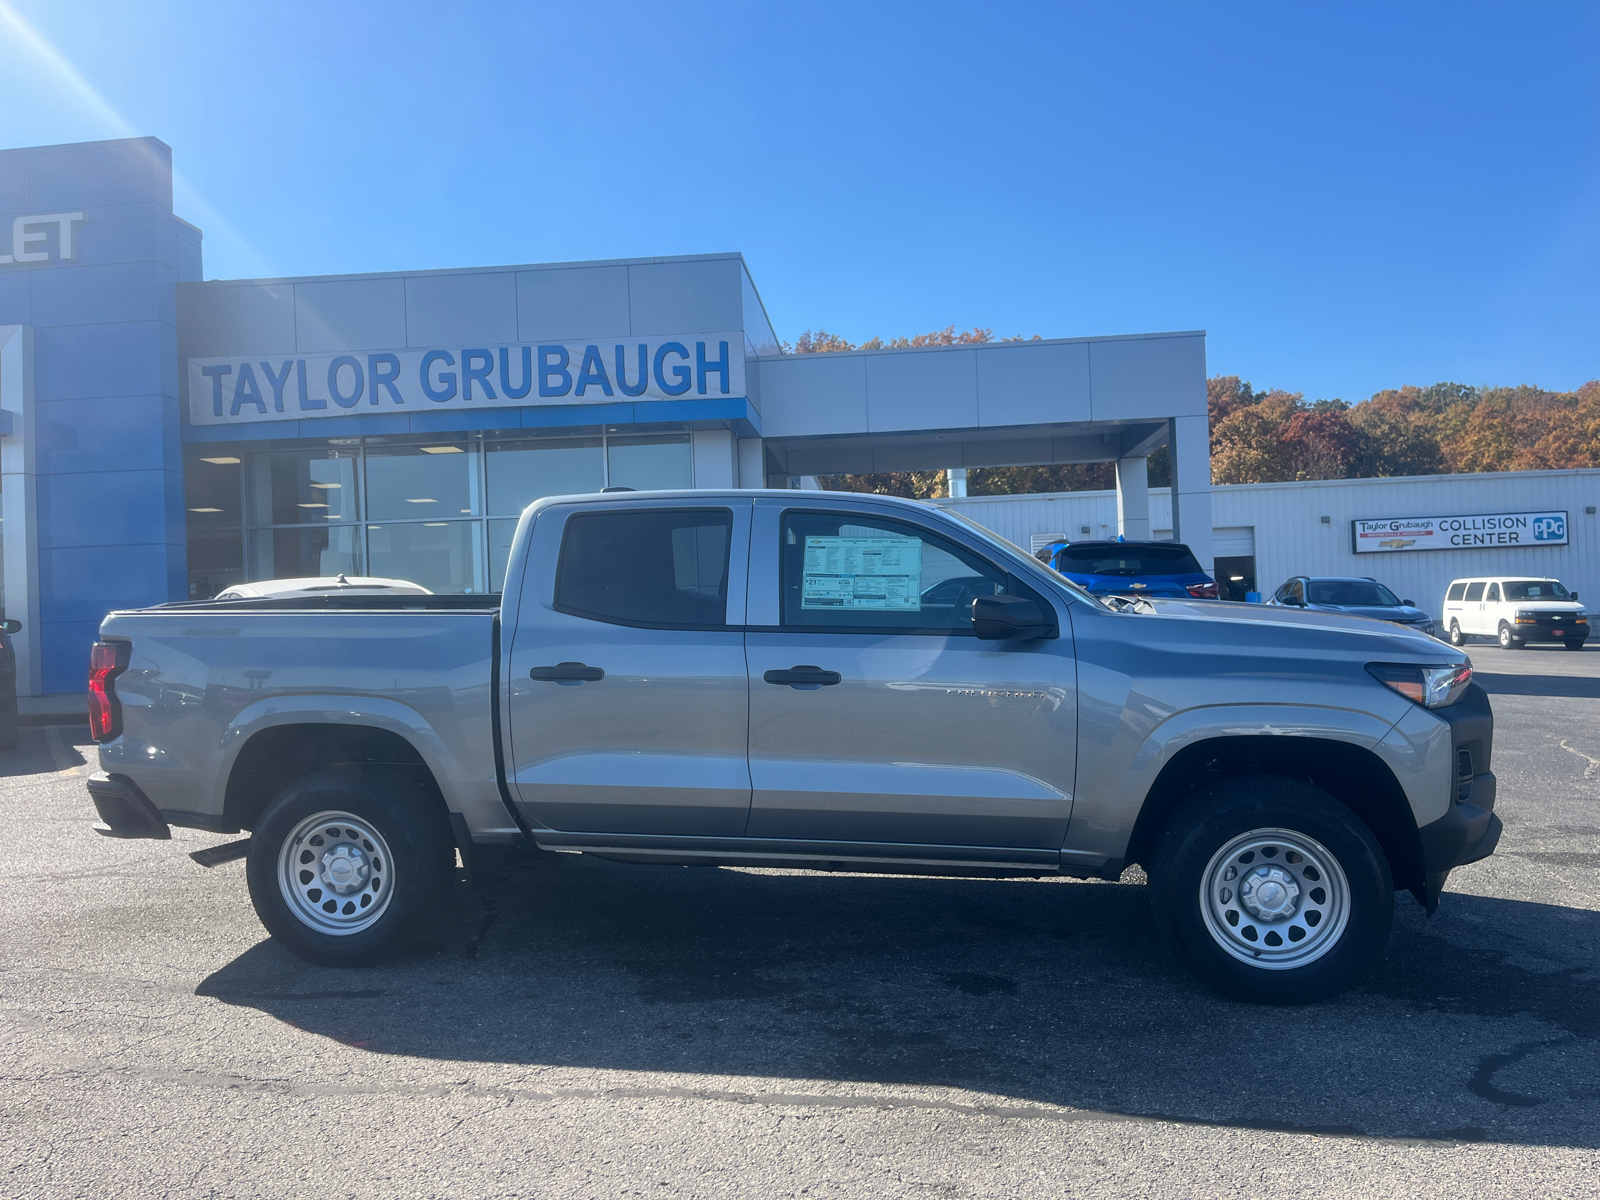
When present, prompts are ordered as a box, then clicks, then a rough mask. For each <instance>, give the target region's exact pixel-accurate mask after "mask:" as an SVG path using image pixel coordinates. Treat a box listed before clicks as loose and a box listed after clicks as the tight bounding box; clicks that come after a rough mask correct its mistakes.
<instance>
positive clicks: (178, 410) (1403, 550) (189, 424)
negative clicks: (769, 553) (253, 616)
mask: <svg viewBox="0 0 1600 1200" xmlns="http://www.w3.org/2000/svg"><path fill="white" fill-rule="evenodd" d="M202 248H203V243H202V234H201V231H200V230H199V229H196V228H195V227H194V226H192V225H190V224H189V223H187V222H186V221H184V220H182V219H181V218H179V217H178V216H176V215H175V214H174V212H173V208H172V166H171V151H170V150H169V149H168V147H167V146H166V145H164V144H163V143H161V142H160V141H157V140H156V139H153V138H135V139H125V140H119V141H109V142H92V143H82V144H75V145H66V146H49V147H37V148H31V149H20V150H8V151H0V517H3V537H4V549H3V565H4V604H5V611H6V614H7V615H8V616H10V617H14V618H17V619H20V620H21V621H22V623H23V632H22V633H21V634H19V635H17V636H16V638H15V639H14V641H15V644H16V651H17V665H18V686H19V691H20V692H22V693H23V694H24V695H43V694H49V693H68V692H80V691H82V689H83V678H84V671H85V662H86V658H87V648H88V645H89V644H90V642H92V641H93V640H94V635H95V630H96V628H97V626H98V624H99V621H100V618H101V617H102V616H103V615H104V614H105V612H107V611H108V610H110V609H112V608H118V607H128V606H138V605H146V604H152V603H158V602H162V601H168V600H181V599H190V598H195V599H199V598H205V597H208V596H210V595H213V594H215V593H216V592H217V591H218V590H220V589H221V588H223V587H226V586H228V585H229V584H232V583H237V582H241V581H250V580H260V579H273V578H292V577H299V576H309V575H334V574H338V573H340V572H344V573H347V574H352V575H355V574H362V575H382V576H392V577H399V578H406V579H412V580H415V581H417V582H419V583H422V584H424V585H425V586H427V587H429V588H431V589H433V590H434V591H438V592H458V593H467V592H471V593H480V592H492V591H496V590H498V588H499V586H500V582H501V574H502V572H503V570H504V567H505V562H506V556H507V553H508V548H509V543H510V538H511V534H512V531H513V529H514V528H515V521H516V517H517V515H518V513H519V512H520V511H521V510H522V508H523V507H525V506H526V505H527V504H529V503H530V502H532V501H533V500H535V499H538V498H539V497H540V496H545V495H555V494H564V493H569V492H580V491H592V490H596V489H599V488H602V487H632V488H640V489H643V488H679V487H722V488H725V487H738V488H755V487H785V488H788V487H805V486H814V479H815V477H816V476H818V475H822V474H832V473H839V472H873V471H889V470H929V469H946V470H950V471H951V472H952V478H953V479H954V480H955V481H957V487H956V489H955V490H956V491H957V492H959V491H960V487H959V480H960V478H961V477H962V475H963V473H964V470H965V469H966V468H969V467H981V466H1006V465H1023V464H1055V463H1096V462H1110V463H1114V464H1116V473H1115V477H1116V482H1117V488H1116V490H1115V491H1114V492H1111V493H1106V494H1103V495H1102V494H1095V493H1084V494H1078V495H1075V496H1060V497H1033V496H1029V497H1016V498H1004V499H996V498H980V497H973V498H970V499H966V500H962V499H959V498H957V499H953V500H951V501H949V503H950V504H952V505H954V506H960V507H965V508H966V509H967V511H969V512H970V513H971V515H973V516H974V517H976V518H977V519H979V520H982V521H984V522H985V523H987V524H989V525H991V526H992V527H993V528H995V529H996V530H998V531H999V532H1001V533H1003V534H1006V535H1007V536H1009V537H1012V539H1013V540H1016V541H1018V542H1019V543H1020V544H1023V545H1028V544H1029V542H1030V541H1031V540H1036V539H1038V538H1044V537H1055V536H1068V537H1084V536H1091V535H1093V536H1099V535H1101V534H1106V533H1109V534H1112V535H1114V534H1116V533H1119V532H1120V533H1122V534H1124V535H1126V536H1128V537H1130V538H1141V537H1150V536H1156V537H1171V538H1175V539H1177V540H1181V541H1184V542H1186V543H1187V544H1188V545H1189V546H1190V547H1191V548H1192V549H1193V550H1194V552H1195V554H1196V556H1197V557H1198V558H1199V559H1200V560H1201V561H1202V563H1203V564H1205V565H1207V566H1208V567H1210V566H1211V565H1212V563H1213V562H1214V561H1215V562H1216V564H1217V567H1218V572H1219V575H1221V576H1222V577H1223V580H1224V583H1225V584H1227V585H1229V586H1231V587H1233V589H1234V590H1235V591H1237V592H1239V593H1240V594H1241V595H1242V592H1243V590H1245V587H1244V586H1241V585H1246V586H1248V585H1255V584H1256V581H1257V580H1258V579H1259V586H1265V587H1267V588H1268V590H1270V583H1275V582H1276V580H1275V579H1273V580H1271V581H1270V583H1269V576H1271V575H1274V574H1275V573H1282V572H1285V571H1291V570H1303V569H1314V570H1319V571H1324V570H1326V571H1328V572H1330V573H1332V572H1335V571H1336V572H1337V573H1343V574H1380V572H1378V571H1376V570H1368V569H1365V567H1366V564H1367V562H1368V561H1369V560H1370V559H1371V557H1373V556H1374V554H1375V553H1383V554H1385V555H1386V557H1385V558H1384V561H1383V564H1382V565H1383V566H1384V567H1386V568H1387V567H1390V566H1391V564H1394V563H1398V562H1400V561H1402V560H1411V561H1415V560H1429V562H1430V565H1429V566H1428V567H1426V568H1423V569H1422V571H1423V574H1425V575H1427V579H1426V580H1425V581H1424V580H1422V578H1421V576H1419V586H1418V588H1417V589H1416V590H1418V591H1424V592H1425V594H1424V595H1419V596H1417V597H1416V598H1417V599H1418V600H1421V601H1423V602H1424V604H1425V606H1428V607H1432V608H1435V609H1436V608H1437V601H1436V599H1435V598H1434V596H1433V593H1432V592H1426V591H1425V589H1424V588H1423V587H1422V586H1420V585H1421V584H1422V583H1423V582H1426V584H1427V586H1429V587H1433V588H1434V590H1435V591H1438V590H1439V589H1438V587H1437V586H1436V585H1437V580H1436V579H1434V578H1433V576H1434V575H1439V574H1441V573H1443V574H1449V573H1450V572H1455V573H1467V570H1466V568H1465V567H1464V566H1463V565H1462V564H1466V563H1468V562H1472V563H1477V562H1479V561H1480V560H1481V561H1482V562H1483V563H1484V564H1488V565H1484V566H1473V567H1472V568H1471V569H1472V570H1475V571H1476V570H1483V571H1487V570H1491V569H1492V570H1497V571H1498V570H1500V569H1501V568H1502V567H1503V568H1504V570H1506V571H1533V570H1535V569H1536V568H1537V569H1538V570H1539V572H1540V573H1543V574H1555V575H1560V576H1562V577H1564V578H1567V579H1568V582H1569V584H1570V585H1572V586H1581V587H1586V588H1593V587H1594V586H1595V583H1596V582H1600V580H1596V581H1594V582H1591V581H1590V576H1591V575H1593V569H1592V564H1593V563H1594V562H1595V549H1596V546H1595V533H1594V522H1595V518H1594V516H1593V513H1594V507H1593V506H1594V504H1595V502H1596V498H1597V496H1596V493H1597V491H1600V480H1597V477H1600V472H1554V473H1540V474H1541V475H1549V476H1551V478H1550V479H1549V480H1548V481H1546V482H1541V481H1540V480H1539V479H1538V478H1535V477H1531V476H1528V475H1522V476H1517V477H1514V479H1515V486H1514V489H1513V491H1505V492H1504V499H1503V500H1502V499H1501V498H1500V493H1496V498H1494V499H1492V500H1490V499H1484V498H1481V497H1485V496H1487V493H1484V492H1482V491H1481V488H1482V487H1483V486H1484V481H1485V480H1486V479H1487V478H1489V477H1481V476H1480V477H1449V478H1447V479H1438V480H1430V481H1397V480H1379V481H1349V482H1341V483H1339V484H1336V485H1330V484H1313V485H1260V486H1261V488H1264V489H1267V490H1260V491H1254V492H1252V491H1250V489H1248V488H1213V487H1212V486H1211V484H1210V456H1209V449H1208V431H1207V418H1206V391H1205V378H1206V367H1205V337H1204V334H1203V333H1197V332H1171V333H1150V334H1137V335H1131V336H1117V337H1092V338H1062V339H1051V340H1043V341H1030V342H1002V343H990V344H985V345H981V346H949V347H925V348H914V349H901V350H880V351H856V352H848V353H839V354H817V355H794V354H784V353H782V352H781V350H780V347H779V344H778V339H777V338H776V336H775V335H774V333H773V327H772V324H771V321H770V320H769V318H768V314H767V310H766V308H765V306H764V305H763V303H762V300H761V298H760V295H759V293H758V291H757V288H756V285H755V282H754V280H753V278H752V276H751V273H750V271H749V269H748V267H747V265H746V263H745V262H744V260H743V258H742V256H740V255H738V254H707V255H693V256H684V257H674V258H652V259H628V260H613V261H603V262H584V263H560V264H537V265H519V266H505V267H480V268H470V269H463V270H443V271H439V270H433V271H401V272H393V273H385V274H376V275H343V276H317V277H308V278H294V279H252V280H206V279H205V277H204V272H203V268H202V262H203V255H202ZM1163 445H1165V446H1168V447H1169V448H1170V454H1171V462H1172V466H1173V486H1172V487H1171V488H1170V489H1161V490H1159V491H1153V490H1151V489H1150V488H1149V487H1148V486H1147V476H1146V459H1147V457H1148V456H1149V455H1150V454H1151V453H1152V452H1153V451H1154V450H1155V449H1157V448H1158V447H1160V446H1163ZM1557 476H1559V479H1557V478H1556V477H1557ZM1512 481H1513V477H1509V476H1508V477H1506V479H1505V480H1503V481H1500V482H1498V483H1496V484H1495V485H1494V486H1496V487H1500V488H1501V489H1502V491H1504V488H1505V487H1506V486H1510V485H1511V483H1512ZM1420 484H1426V485H1427V486H1429V487H1431V488H1433V490H1432V491H1431V492H1427V491H1417V490H1416V489H1415V488H1414V487H1413V488H1412V489H1411V490H1407V487H1408V485H1420ZM1364 488H1367V489H1382V488H1386V489H1388V490H1387V491H1375V490H1374V491H1368V492H1367V493H1366V494H1365V495H1363V494H1362V489H1364ZM1441 488H1442V489H1444V490H1443V491H1441V490H1439V489H1441ZM1272 489H1278V490H1276V491H1274V490H1272ZM1518 489H1520V490H1518ZM1235 497H1237V498H1238V499H1235ZM1308 497H1312V498H1314V499H1308ZM1335 497H1337V500H1336V499H1335ZM1306 505H1309V506H1310V508H1315V509H1318V510H1319V511H1317V512H1315V513H1310V511H1309V509H1306V508H1305V506H1306ZM1303 509H1304V510H1305V511H1302V510H1303ZM1502 509H1503V510H1504V511H1505V512H1511V511H1512V510H1513V509H1514V510H1515V512H1516V513H1517V514H1522V515H1524V516H1527V517H1528V519H1529V520H1530V521H1532V520H1542V522H1543V523H1542V524H1540V525H1539V526H1538V528H1539V529H1540V530H1542V531H1543V533H1544V536H1543V537H1542V539H1541V540H1540V542H1539V543H1538V544H1537V545H1535V544H1534V543H1533V542H1532V541H1531V540H1528V541H1527V542H1526V544H1524V543H1520V542H1519V543H1517V544H1516V545H1513V546H1509V547H1508V546H1505V545H1501V546H1497V547H1494V548H1486V547H1478V548H1472V549H1447V550H1446V552H1445V553H1443V554H1425V553H1414V552H1410V551H1412V550H1415V549H1422V548H1423V547H1422V546H1421V545H1418V544H1416V543H1418V541H1419V539H1418V538H1412V539H1411V541H1412V542H1413V546H1410V547H1399V546H1391V547H1388V548H1380V547H1379V546H1378V543H1379V542H1382V541H1390V542H1398V541H1404V540H1406V539H1405V538H1400V537H1389V536H1385V537H1378V538H1376V539H1375V540H1374V541H1373V544H1372V546H1366V545H1364V544H1362V543H1361V542H1360V541H1359V539H1358V538H1357V536H1356V534H1354V533H1353V532H1352V530H1353V528H1354V527H1353V525H1352V522H1353V521H1356V520H1378V519H1395V520H1400V519H1408V518H1443V519H1446V520H1449V519H1453V518H1455V517H1456V516H1458V515H1461V514H1468V515H1470V514H1484V513H1488V512H1490V511H1491V510H1495V511H1500V510H1502ZM1555 511H1560V512H1561V513H1562V514H1563V520H1564V522H1565V523H1564V524H1563V525H1562V526H1561V528H1562V534H1561V537H1560V539H1556V538H1555V537H1554V536H1551V535H1549V531H1550V530H1551V529H1553V528H1554V527H1555V526H1554V525H1553V524H1551V521H1552V520H1553V518H1552V516H1551V514H1552V513H1553V512H1555ZM1290 512H1293V513H1295V514H1298V515H1296V516H1295V517H1294V518H1293V519H1292V520H1291V519H1289V518H1288V517H1287V516H1285V514H1288V513H1290ZM1280 517H1282V518H1283V521H1282V522H1280ZM1302 517H1304V518H1306V519H1305V520H1302V519H1301V518H1302ZM1302 526H1304V528H1302ZM1528 527H1529V528H1530V529H1531V528H1532V526H1531V525H1530V526H1528ZM1419 528H1420V526H1419ZM1429 528H1430V530H1433V531H1434V532H1432V533H1430V534H1428V535H1427V536H1430V537H1431V536H1436V535H1437V536H1447V535H1446V533H1445V531H1444V528H1443V527H1442V526H1430V527H1429ZM1341 536H1342V538H1343V541H1340V538H1341ZM1528 536H1529V539H1531V536H1532V535H1531V534H1529V535H1528ZM1357 547H1359V548H1361V549H1362V550H1363V553H1360V554H1357V553H1355V549H1356V548H1357ZM1368 551H1372V552H1374V553H1371V554H1369V553H1368ZM1258 563H1259V564H1261V566H1260V569H1259V570H1258V568H1257V564H1258ZM1301 564H1308V565H1305V566H1302V565H1301ZM1357 568H1361V569H1357ZM1436 568H1437V569H1436ZM1409 569H1410V568H1408V570H1409ZM1428 572H1432V574H1428ZM1235 576H1237V577H1238V578H1237V579H1235V578H1234V577H1235Z"/></svg>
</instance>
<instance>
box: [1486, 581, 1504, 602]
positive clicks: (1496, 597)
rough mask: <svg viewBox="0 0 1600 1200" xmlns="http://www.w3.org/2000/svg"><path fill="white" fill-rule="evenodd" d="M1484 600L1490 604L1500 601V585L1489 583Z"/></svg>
mask: <svg viewBox="0 0 1600 1200" xmlns="http://www.w3.org/2000/svg"><path fill="white" fill-rule="evenodd" d="M1484 600H1486V601H1488V602H1489V603H1491V604H1499V603H1500V585H1499V584H1498V583H1491V584H1490V585H1489V594H1488V595H1487V596H1485V597H1484Z"/></svg>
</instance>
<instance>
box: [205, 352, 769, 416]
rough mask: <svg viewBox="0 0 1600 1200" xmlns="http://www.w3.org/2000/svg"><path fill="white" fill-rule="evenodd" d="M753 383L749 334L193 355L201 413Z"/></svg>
mask: <svg viewBox="0 0 1600 1200" xmlns="http://www.w3.org/2000/svg"><path fill="white" fill-rule="evenodd" d="M743 395H744V336H743V335H742V334H739V333H691V334H676V335H670V336H663V337H649V338H626V339H621V338H619V339H616V340H607V341H591V342H547V343H542V344H538V345H526V346H520V345H519V346H448V347H434V348H430V349H413V350H361V351H349V352H347V353H338V354H302V355H292V356H281V355H274V356H271V357H267V358H258V357H252V358H191V359H190V360H189V420H190V421H191V422H192V423H193V424H195V425H242V424H250V423H253V422H256V421H303V420H306V419H307V418H310V417H345V416H355V415H358V414H360V413H377V412H434V411H437V410H439V409H444V408H497V407H512V406H516V407H520V406H523V405H534V404H607V403H614V402H616V401H618V400H623V401H630V400H692V399H698V398H700V397H706V398H708V399H709V398H710V397H713V396H743Z"/></svg>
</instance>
